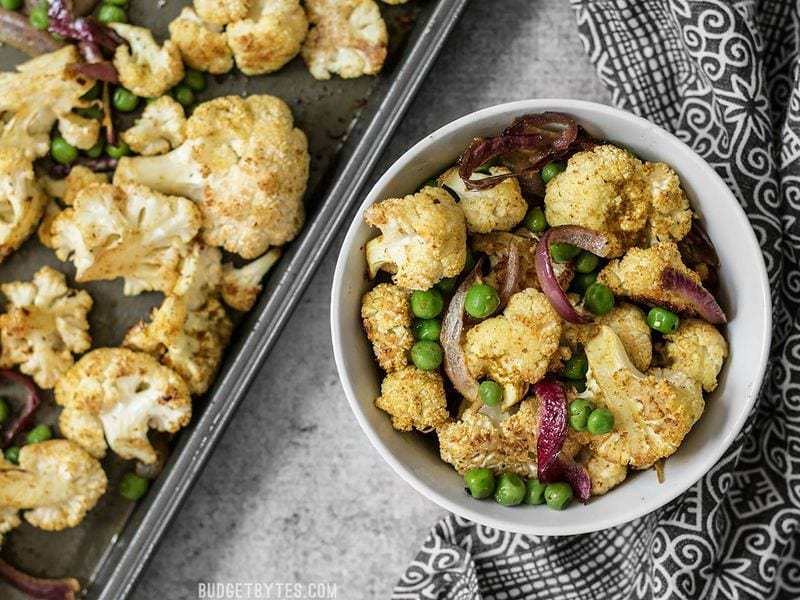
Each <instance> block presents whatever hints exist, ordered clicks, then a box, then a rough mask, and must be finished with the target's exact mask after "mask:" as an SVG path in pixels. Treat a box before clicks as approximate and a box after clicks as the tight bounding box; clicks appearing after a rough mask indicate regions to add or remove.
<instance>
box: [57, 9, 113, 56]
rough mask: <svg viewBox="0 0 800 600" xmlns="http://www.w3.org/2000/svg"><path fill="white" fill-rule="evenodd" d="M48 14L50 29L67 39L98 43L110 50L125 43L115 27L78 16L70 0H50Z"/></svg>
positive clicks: (91, 18) (92, 18)
mask: <svg viewBox="0 0 800 600" xmlns="http://www.w3.org/2000/svg"><path fill="white" fill-rule="evenodd" d="M47 15H48V17H50V27H49V29H50V31H51V32H52V33H57V34H58V35H61V36H63V37H65V38H67V39H70V40H75V41H76V42H87V43H89V44H96V45H97V46H99V47H101V48H105V49H106V50H110V51H114V50H116V49H117V46H120V45H121V44H123V43H125V40H123V39H122V38H121V37H120V36H119V35H117V33H116V32H115V31H114V30H113V29H111V28H110V27H106V26H105V25H103V24H101V23H98V22H97V20H96V19H95V18H94V17H76V13H75V12H74V9H73V5H72V2H70V1H69V0H50V8H49V9H48V11H47Z"/></svg>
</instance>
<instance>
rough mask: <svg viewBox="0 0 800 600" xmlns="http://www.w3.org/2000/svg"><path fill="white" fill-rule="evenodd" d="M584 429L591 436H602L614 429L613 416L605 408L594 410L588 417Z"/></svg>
mask: <svg viewBox="0 0 800 600" xmlns="http://www.w3.org/2000/svg"><path fill="white" fill-rule="evenodd" d="M586 428H587V429H588V430H589V433H591V434H592V435H603V434H604V433H608V432H609V431H612V430H613V429H614V415H612V414H611V411H610V410H608V409H607V408H595V409H594V410H593V411H592V413H591V414H590V415H589V420H588V421H587V423H586Z"/></svg>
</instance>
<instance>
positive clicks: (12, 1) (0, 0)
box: [0, 0, 22, 10]
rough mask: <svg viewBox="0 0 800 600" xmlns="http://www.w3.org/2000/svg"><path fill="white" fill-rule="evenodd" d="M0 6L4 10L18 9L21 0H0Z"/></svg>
mask: <svg viewBox="0 0 800 600" xmlns="http://www.w3.org/2000/svg"><path fill="white" fill-rule="evenodd" d="M0 6H2V7H3V8H5V9H6V10H19V7H20V6H22V0H0Z"/></svg>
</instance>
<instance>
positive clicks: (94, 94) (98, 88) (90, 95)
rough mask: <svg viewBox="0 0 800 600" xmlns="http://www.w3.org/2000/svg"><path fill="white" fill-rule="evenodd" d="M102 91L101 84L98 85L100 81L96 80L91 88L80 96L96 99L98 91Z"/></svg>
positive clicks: (85, 98) (83, 98)
mask: <svg viewBox="0 0 800 600" xmlns="http://www.w3.org/2000/svg"><path fill="white" fill-rule="evenodd" d="M102 91H103V86H102V85H100V82H99V81H98V82H96V83H95V84H94V85H93V86H92V88H91V89H90V90H89V91H88V92H86V93H85V94H84V95H83V96H81V100H97V99H98V98H99V97H100V93H101V92H102Z"/></svg>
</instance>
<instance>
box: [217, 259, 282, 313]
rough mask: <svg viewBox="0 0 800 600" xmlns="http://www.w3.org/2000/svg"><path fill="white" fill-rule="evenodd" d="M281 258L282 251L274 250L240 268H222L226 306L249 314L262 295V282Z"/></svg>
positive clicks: (231, 266) (230, 266) (225, 266)
mask: <svg viewBox="0 0 800 600" xmlns="http://www.w3.org/2000/svg"><path fill="white" fill-rule="evenodd" d="M280 257H281V249H280V248H273V249H272V250H270V251H269V252H267V253H266V254H264V256H262V257H260V258H257V259H256V260H254V261H253V262H250V263H247V264H246V265H244V266H242V267H239V268H238V269H237V268H236V267H234V266H233V264H231V263H225V264H224V265H223V266H222V287H221V290H220V291H221V292H222V299H223V300H224V301H225V304H227V305H228V306H230V307H231V308H233V309H236V310H238V311H241V312H247V311H248V310H250V309H251V308H253V305H254V304H255V303H256V300H257V299H258V295H259V294H260V293H261V280H262V279H264V276H265V275H266V274H267V272H269V270H270V269H271V268H272V265H274V264H275V263H276V262H278V259H279V258H280Z"/></svg>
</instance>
